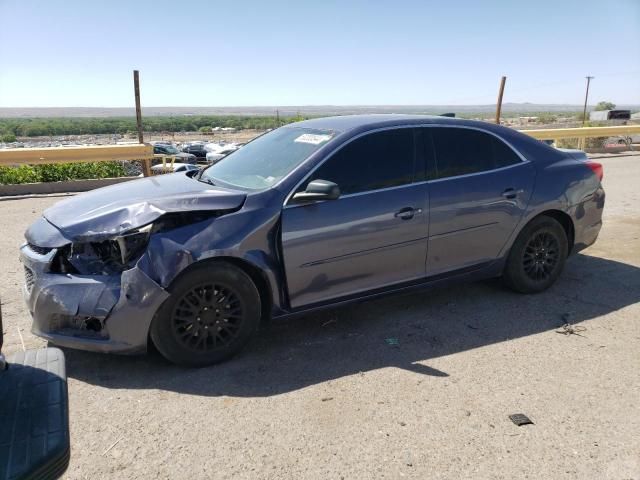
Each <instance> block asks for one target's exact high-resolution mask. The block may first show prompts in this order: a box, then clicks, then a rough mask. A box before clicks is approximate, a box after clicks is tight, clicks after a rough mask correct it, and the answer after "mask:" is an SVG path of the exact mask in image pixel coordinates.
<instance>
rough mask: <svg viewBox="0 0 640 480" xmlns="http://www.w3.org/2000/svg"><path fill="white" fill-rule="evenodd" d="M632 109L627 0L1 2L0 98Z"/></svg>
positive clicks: (1, 101) (639, 49)
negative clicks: (136, 83) (136, 96)
mask: <svg viewBox="0 0 640 480" xmlns="http://www.w3.org/2000/svg"><path fill="white" fill-rule="evenodd" d="M133 69H138V70H140V81H141V92H142V94H141V96H142V105H143V107H144V106H278V105H281V106H290V105H470V104H473V105H477V104H491V103H494V102H495V100H496V94H497V89H498V84H499V81H500V77H501V76H502V75H506V76H507V84H506V89H505V95H504V102H518V103H519V102H532V103H545V104H549V103H557V104H560V103H562V104H581V103H582V102H583V101H584V90H585V82H586V81H585V76H586V75H592V76H594V77H595V79H594V80H593V81H592V82H591V90H590V102H589V103H590V104H591V103H595V102H597V101H599V100H608V101H613V102H614V103H617V104H640V0H608V1H604V0H553V1H549V0H535V1H519V0H485V1H479V0H450V1H445V0H433V1H432V0H416V1H413V0H393V1H391V0H387V1H379V0H368V1H359V0H353V1H348V0H342V1H339V0H322V1H308V0H293V1H288V2H287V1H280V0H269V1H265V0H259V1H254V0H242V1H234V0H226V1H217V0H211V1H205V0H180V1H175V0H173V1H165V0H155V1H150V0H149V1H147V0H135V1H130V0H92V1H87V0H0V107H131V106H133V104H134V103H133V102H134V100H133V83H132V70H133Z"/></svg>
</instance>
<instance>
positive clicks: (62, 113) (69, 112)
mask: <svg viewBox="0 0 640 480" xmlns="http://www.w3.org/2000/svg"><path fill="white" fill-rule="evenodd" d="M495 108H496V107H495V105H346V106H341V105H300V106H295V105H294V106H282V107H277V106H273V107H143V109H142V113H143V115H145V116H152V117H153V116H182V115H185V116H189V115H250V116H254V115H255V116H261V115H274V114H275V111H276V109H277V110H278V111H279V113H280V115H281V116H283V117H287V116H295V115H298V114H300V115H305V116H320V115H348V114H358V113H413V114H440V113H445V112H455V113H459V114H470V113H478V114H481V113H491V112H494V111H495ZM582 108H583V106H582V105H564V104H539V103H505V104H503V106H502V112H503V114H509V113H511V114H513V113H527V112H554V113H561V112H576V111H581V110H582ZM592 108H593V106H592V105H591V106H589V107H588V109H589V110H591V109H592ZM618 108H623V109H629V110H632V111H637V110H640V105H618ZM134 115H135V109H134V108H103V107H70V108H65V107H53V108H5V107H0V118H26V117H131V116H134Z"/></svg>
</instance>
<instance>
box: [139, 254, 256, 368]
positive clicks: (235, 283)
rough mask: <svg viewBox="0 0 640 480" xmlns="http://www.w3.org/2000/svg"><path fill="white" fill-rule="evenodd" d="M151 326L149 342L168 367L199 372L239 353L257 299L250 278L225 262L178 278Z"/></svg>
mask: <svg viewBox="0 0 640 480" xmlns="http://www.w3.org/2000/svg"><path fill="white" fill-rule="evenodd" d="M168 291H169V293H170V295H171V296H170V297H169V298H168V299H167V300H166V301H165V302H164V303H163V304H162V305H161V306H160V308H159V309H158V312H157V313H156V316H155V318H154V320H153V322H152V324H151V332H150V333H151V339H152V340H153V343H154V345H155V346H156V348H157V349H158V351H159V352H160V353H161V354H162V355H163V356H164V357H165V358H166V359H167V360H169V361H170V362H173V363H175V364H177V365H182V366H187V367H204V366H207V365H213V364H215V363H219V362H222V361H224V360H227V359H228V358H230V357H232V356H233V355H235V354H236V353H237V352H239V351H240V350H241V349H242V348H243V347H244V346H245V345H246V343H247V342H248V341H249V339H250V338H251V336H252V335H253V334H254V333H255V331H256V330H257V329H258V325H259V323H260V316H261V306H260V294H259V293H258V289H257V288H256V286H255V284H254V283H253V281H252V280H251V278H250V277H249V276H248V275H247V274H246V273H244V272H243V271H242V270H240V269H239V268H237V267H235V266H233V265H230V264H229V263H226V262H222V261H221V262H210V263H206V264H203V265H202V266H197V267H194V268H192V269H191V270H189V271H188V272H186V273H185V274H183V275H181V276H179V277H178V278H177V279H176V280H175V281H174V283H173V284H172V285H171V286H170V287H169V289H168Z"/></svg>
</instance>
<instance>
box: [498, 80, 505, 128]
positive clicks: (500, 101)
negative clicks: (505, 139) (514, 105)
mask: <svg viewBox="0 0 640 480" xmlns="http://www.w3.org/2000/svg"><path fill="white" fill-rule="evenodd" d="M506 81H507V77H504V76H503V77H502V80H500V91H499V92H498V103H497V104H496V123H497V124H498V125H500V114H501V113H502V95H503V94H504V84H505V82H506Z"/></svg>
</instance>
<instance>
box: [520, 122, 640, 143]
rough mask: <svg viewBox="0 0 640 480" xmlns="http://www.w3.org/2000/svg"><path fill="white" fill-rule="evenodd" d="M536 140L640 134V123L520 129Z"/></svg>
mask: <svg viewBox="0 0 640 480" xmlns="http://www.w3.org/2000/svg"><path fill="white" fill-rule="evenodd" d="M520 132H522V133H525V134H527V135H529V136H531V137H533V138H537V139H538V140H559V139H561V138H591V137H616V136H627V135H636V134H640V125H618V126H615V127H583V128H543V129H539V130H520Z"/></svg>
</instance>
